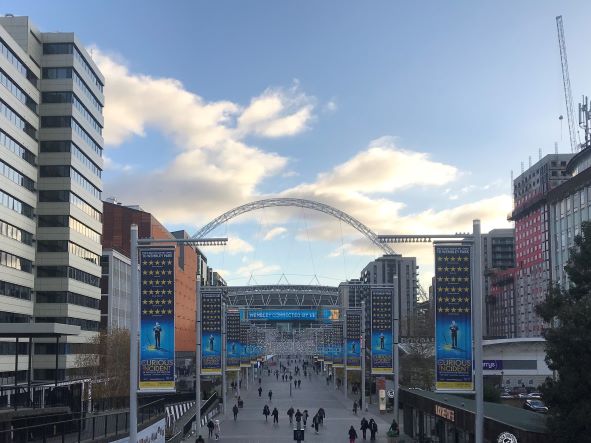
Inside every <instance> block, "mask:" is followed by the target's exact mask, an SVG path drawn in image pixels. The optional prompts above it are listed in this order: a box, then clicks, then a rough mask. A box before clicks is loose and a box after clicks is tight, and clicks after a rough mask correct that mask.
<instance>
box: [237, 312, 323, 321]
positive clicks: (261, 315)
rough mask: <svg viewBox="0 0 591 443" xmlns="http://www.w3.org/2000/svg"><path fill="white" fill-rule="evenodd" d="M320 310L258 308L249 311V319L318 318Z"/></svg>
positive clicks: (284, 319)
mask: <svg viewBox="0 0 591 443" xmlns="http://www.w3.org/2000/svg"><path fill="white" fill-rule="evenodd" d="M317 318H318V312H317V311H312V310H310V309H292V310H270V311H267V310H260V311H259V310H256V311H248V319H249V320H269V321H286V320H316V319H317Z"/></svg>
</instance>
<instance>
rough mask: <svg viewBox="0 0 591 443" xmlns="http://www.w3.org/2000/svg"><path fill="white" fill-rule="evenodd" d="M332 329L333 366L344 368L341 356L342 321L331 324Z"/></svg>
mask: <svg viewBox="0 0 591 443" xmlns="http://www.w3.org/2000/svg"><path fill="white" fill-rule="evenodd" d="M333 330H334V342H333V347H334V357H333V361H334V367H335V368H344V367H345V359H344V356H343V338H344V337H343V323H342V322H338V323H335V324H334V325H333Z"/></svg>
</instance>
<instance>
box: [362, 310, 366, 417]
mask: <svg viewBox="0 0 591 443" xmlns="http://www.w3.org/2000/svg"><path fill="white" fill-rule="evenodd" d="M365 340H366V334H365V300H363V301H362V302H361V398H362V399H363V401H362V403H363V405H362V406H361V407H362V408H365V410H366V411H367V398H366V397H365V365H366V361H365V356H366V346H367V344H366V343H365Z"/></svg>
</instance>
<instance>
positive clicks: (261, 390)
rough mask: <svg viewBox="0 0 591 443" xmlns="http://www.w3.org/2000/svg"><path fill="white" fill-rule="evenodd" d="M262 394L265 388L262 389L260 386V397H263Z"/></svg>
mask: <svg viewBox="0 0 591 443" xmlns="http://www.w3.org/2000/svg"><path fill="white" fill-rule="evenodd" d="M262 393H263V388H261V387H260V386H259V397H260V396H261V395H262Z"/></svg>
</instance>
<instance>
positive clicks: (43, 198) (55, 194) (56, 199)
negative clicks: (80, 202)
mask: <svg viewBox="0 0 591 443" xmlns="http://www.w3.org/2000/svg"><path fill="white" fill-rule="evenodd" d="M69 199H70V191H39V201H40V202H50V203H66V202H68V201H69Z"/></svg>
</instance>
